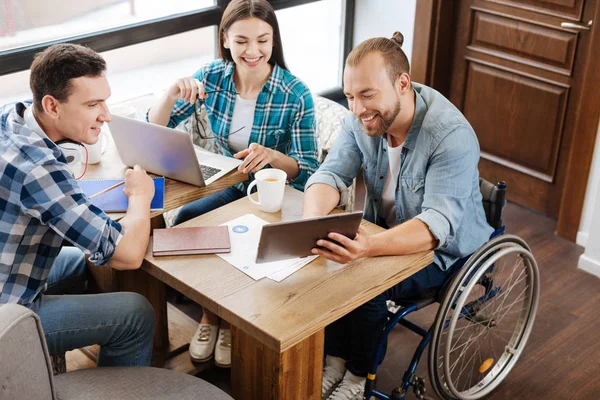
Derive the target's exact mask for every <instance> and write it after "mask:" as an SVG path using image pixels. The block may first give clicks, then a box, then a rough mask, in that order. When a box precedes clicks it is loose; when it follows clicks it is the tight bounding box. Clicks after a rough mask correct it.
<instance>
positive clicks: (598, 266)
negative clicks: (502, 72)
mask: <svg viewBox="0 0 600 400" xmlns="http://www.w3.org/2000/svg"><path fill="white" fill-rule="evenodd" d="M596 156H598V153H596ZM596 158H599V157H596ZM596 172H598V171H596ZM596 183H598V182H596ZM596 187H597V190H596V191H595V192H594V194H595V196H594V197H593V200H592V196H591V195H590V193H588V195H587V199H586V201H587V200H590V202H591V203H592V206H591V208H592V210H591V215H590V218H589V231H588V232H587V235H588V238H587V244H586V247H585V253H584V254H583V255H582V256H581V257H580V258H579V268H580V269H582V270H584V271H587V272H590V273H592V274H594V275H596V276H597V277H600V185H596Z"/></svg>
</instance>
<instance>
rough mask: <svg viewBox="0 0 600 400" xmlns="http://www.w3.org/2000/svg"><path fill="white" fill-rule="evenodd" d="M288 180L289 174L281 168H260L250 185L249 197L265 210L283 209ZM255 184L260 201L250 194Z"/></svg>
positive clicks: (275, 210)
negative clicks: (282, 204)
mask: <svg viewBox="0 0 600 400" xmlns="http://www.w3.org/2000/svg"><path fill="white" fill-rule="evenodd" d="M286 180H287V174H286V173H285V171H282V170H280V169H275V168H266V169H263V170H260V171H258V172H257V173H256V174H254V180H253V181H252V183H250V186H248V191H247V193H248V198H249V199H250V201H251V202H252V203H254V204H256V205H257V206H260V208H261V209H262V210H263V211H265V212H277V211H279V210H281V203H283V192H284V191H285V182H286ZM254 186H257V188H258V201H256V200H254V199H253V198H252V196H251V195H250V192H251V191H252V188H253V187H254Z"/></svg>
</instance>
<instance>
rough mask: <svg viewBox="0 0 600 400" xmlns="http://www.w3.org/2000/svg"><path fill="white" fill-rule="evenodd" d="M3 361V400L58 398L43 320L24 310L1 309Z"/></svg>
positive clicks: (0, 393)
mask: <svg viewBox="0 0 600 400" xmlns="http://www.w3.org/2000/svg"><path fill="white" fill-rule="evenodd" d="M0 360H1V362H0V399H40V400H46V399H48V400H52V399H54V398H55V395H54V381H53V378H52V367H51V366H50V358H49V356H48V349H47V348H46V341H45V339H44V332H43V331H42V326H41V324H40V320H39V318H38V316H37V315H35V314H34V313H33V312H32V311H30V310H29V309H27V308H25V307H23V306H20V305H16V304H5V305H0Z"/></svg>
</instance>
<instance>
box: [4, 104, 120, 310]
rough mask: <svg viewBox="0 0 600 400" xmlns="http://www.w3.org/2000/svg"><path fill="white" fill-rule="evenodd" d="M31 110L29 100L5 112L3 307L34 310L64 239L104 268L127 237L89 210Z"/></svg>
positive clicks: (100, 214) (96, 210)
mask: <svg viewBox="0 0 600 400" xmlns="http://www.w3.org/2000/svg"><path fill="white" fill-rule="evenodd" d="M27 107H31V102H30V101H28V102H23V103H13V104H9V105H6V106H4V107H0V304H4V303H17V304H22V305H24V306H27V307H29V306H30V305H31V304H32V303H33V302H34V300H35V298H36V297H37V296H38V295H39V294H40V293H41V292H43V291H44V290H45V285H46V280H47V279H48V275H49V274H50V269H51V268H52V264H53V263H54V259H55V258H56V256H57V255H58V253H59V252H60V249H61V247H62V243H63V240H66V241H67V242H70V243H71V244H73V245H74V246H77V247H78V248H80V249H81V250H82V251H84V252H85V253H86V254H91V257H90V261H91V262H93V263H94V264H96V265H101V264H105V263H107V262H108V260H110V258H111V257H112V256H113V254H114V251H115V248H116V246H117V243H118V242H119V240H120V239H121V238H122V236H123V233H124V230H123V228H122V227H121V225H120V224H119V223H117V222H115V221H113V220H112V219H110V218H109V217H108V216H107V215H106V214H105V213H104V212H103V211H102V210H100V209H99V208H97V207H95V206H93V205H92V204H91V203H90V201H89V199H88V198H87V197H86V196H85V195H84V194H83V192H82V191H81V189H80V188H79V185H78V184H77V181H76V180H75V179H74V178H73V176H72V175H71V173H70V172H69V170H68V169H67V165H66V159H65V157H64V155H63V153H62V151H61V150H60V148H59V147H58V146H57V145H56V144H55V143H54V142H52V141H51V140H50V139H49V138H48V137H47V136H46V135H45V134H44V133H43V131H42V130H41V129H40V128H39V125H37V123H35V124H34V125H35V126H30V125H33V124H29V125H28V124H27V123H26V122H25V119H24V114H25V112H26V108H27ZM34 121H35V119H34Z"/></svg>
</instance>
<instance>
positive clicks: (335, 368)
mask: <svg viewBox="0 0 600 400" xmlns="http://www.w3.org/2000/svg"><path fill="white" fill-rule="evenodd" d="M344 372H346V360H344V359H343V358H340V357H333V356H329V355H328V356H326V357H325V367H324V368H323V382H322V384H321V397H322V398H323V399H326V398H328V397H329V395H330V394H331V392H333V389H335V387H336V386H337V385H338V384H339V383H340V382H341V381H342V378H343V377H344Z"/></svg>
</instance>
